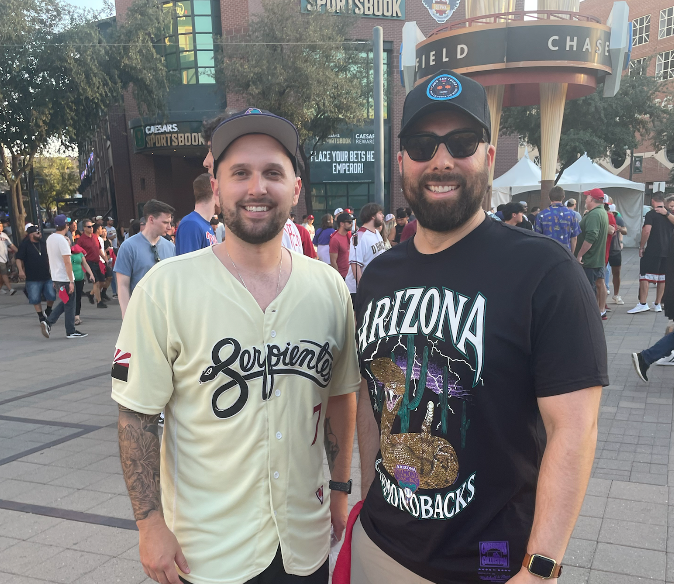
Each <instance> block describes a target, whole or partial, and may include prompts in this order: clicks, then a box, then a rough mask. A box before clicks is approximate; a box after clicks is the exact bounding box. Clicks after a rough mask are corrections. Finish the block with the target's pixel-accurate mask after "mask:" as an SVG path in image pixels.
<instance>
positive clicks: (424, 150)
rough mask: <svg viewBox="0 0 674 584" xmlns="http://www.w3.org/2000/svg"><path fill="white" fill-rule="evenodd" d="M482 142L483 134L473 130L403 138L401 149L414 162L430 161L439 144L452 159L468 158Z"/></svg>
mask: <svg viewBox="0 0 674 584" xmlns="http://www.w3.org/2000/svg"><path fill="white" fill-rule="evenodd" d="M482 140H483V133H482V132H477V131H473V130H460V131H458V132H450V133H449V134H445V135H444V136H436V135H435V134H416V135H412V136H407V137H405V138H403V147H404V148H405V150H406V152H407V154H408V156H409V157H410V158H411V159H412V160H414V161H415V162H426V161H428V160H431V159H432V158H433V157H434V156H435V153H436V152H437V151H438V147H439V146H440V144H444V145H445V146H447V150H448V151H449V153H450V154H451V155H452V157H453V158H468V157H469V156H472V155H473V154H475V152H476V151H477V147H478V146H479V144H480V142H482Z"/></svg>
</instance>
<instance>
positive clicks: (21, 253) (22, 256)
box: [14, 240, 26, 262]
mask: <svg viewBox="0 0 674 584" xmlns="http://www.w3.org/2000/svg"><path fill="white" fill-rule="evenodd" d="M14 257H15V258H16V259H17V260H21V261H22V262H25V261H26V242H25V240H24V241H22V242H21V243H20V244H19V249H18V251H17V252H16V256H14Z"/></svg>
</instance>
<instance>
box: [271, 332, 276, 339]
mask: <svg viewBox="0 0 674 584" xmlns="http://www.w3.org/2000/svg"><path fill="white" fill-rule="evenodd" d="M275 337H276V331H271V338H272V339H273V338H275Z"/></svg>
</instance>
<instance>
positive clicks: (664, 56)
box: [655, 51, 674, 81]
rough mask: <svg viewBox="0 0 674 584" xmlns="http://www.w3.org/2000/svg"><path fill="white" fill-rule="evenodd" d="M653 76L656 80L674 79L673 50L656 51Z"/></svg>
mask: <svg viewBox="0 0 674 584" xmlns="http://www.w3.org/2000/svg"><path fill="white" fill-rule="evenodd" d="M655 78H656V79H657V80H658V81H666V80H667V79H674V51H665V52H664V53H658V57H657V59H656V61H655Z"/></svg>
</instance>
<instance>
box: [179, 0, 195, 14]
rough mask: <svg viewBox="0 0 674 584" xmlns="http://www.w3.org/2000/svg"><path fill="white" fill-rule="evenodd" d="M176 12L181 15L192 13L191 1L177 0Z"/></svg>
mask: <svg viewBox="0 0 674 584" xmlns="http://www.w3.org/2000/svg"><path fill="white" fill-rule="evenodd" d="M176 14H177V15H178V16H179V17H180V16H190V15H191V14H192V6H191V5H190V2H176Z"/></svg>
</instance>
